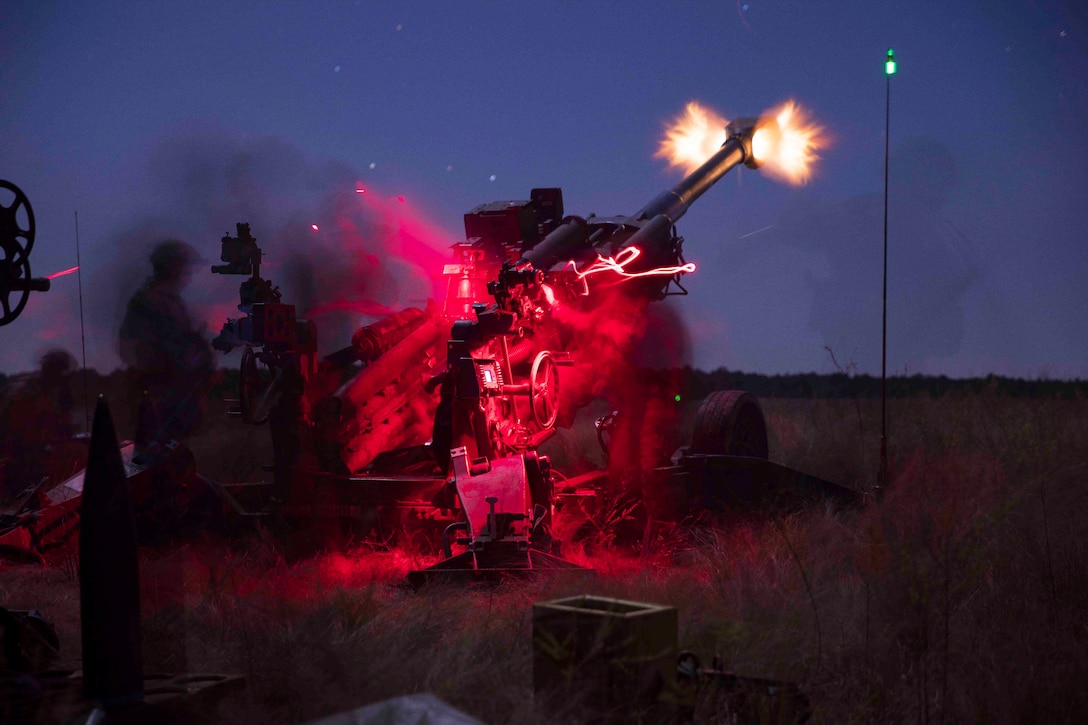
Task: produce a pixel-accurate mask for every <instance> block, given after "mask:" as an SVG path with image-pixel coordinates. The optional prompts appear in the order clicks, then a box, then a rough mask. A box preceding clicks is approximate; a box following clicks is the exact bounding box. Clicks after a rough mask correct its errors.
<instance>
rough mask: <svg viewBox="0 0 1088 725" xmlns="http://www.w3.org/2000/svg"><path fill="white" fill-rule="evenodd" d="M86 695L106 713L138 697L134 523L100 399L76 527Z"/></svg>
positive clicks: (111, 430) (107, 415)
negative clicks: (78, 520) (78, 527)
mask: <svg viewBox="0 0 1088 725" xmlns="http://www.w3.org/2000/svg"><path fill="white" fill-rule="evenodd" d="M79 600H80V626H81V629H82V640H83V695H84V697H86V698H87V699H88V700H91V701H96V702H99V703H101V704H102V705H103V707H105V708H106V709H107V710H110V709H115V708H119V707H123V706H125V705H128V704H132V703H136V702H140V701H141V700H142V699H143V663H142V660H141V653H140V583H139V570H138V564H137V559H136V521H135V517H134V515H133V509H132V496H131V493H130V491H129V484H128V478H127V476H126V475H125V465H124V461H123V460H122V459H121V451H120V449H119V448H118V445H117V432H116V430H115V428H114V426H113V417H112V416H111V415H110V409H109V406H108V405H107V404H106V401H105V399H104V398H102V397H99V398H98V405H97V407H96V408H95V411H94V423H93V425H92V426H91V447H90V452H89V453H88V456H87V472H86V475H85V477H84V482H83V500H82V501H81V505H80V529H79Z"/></svg>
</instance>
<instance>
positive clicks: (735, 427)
mask: <svg viewBox="0 0 1088 725" xmlns="http://www.w3.org/2000/svg"><path fill="white" fill-rule="evenodd" d="M690 452H691V453H703V454H712V455H726V456H750V457H752V458H762V459H764V460H766V459H767V456H768V446H767V423H766V422H765V421H764V419H763V408H761V407H760V405H759V401H758V400H757V399H756V396H754V395H752V394H751V393H746V392H744V391H743V390H716V391H714V392H713V393H711V394H710V395H708V396H706V400H704V401H703V404H702V405H701V406H699V412H698V413H697V414H696V415H695V431H694V432H693V433H692V436H691V448H690Z"/></svg>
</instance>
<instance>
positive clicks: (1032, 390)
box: [0, 367, 1088, 400]
mask: <svg viewBox="0 0 1088 725" xmlns="http://www.w3.org/2000/svg"><path fill="white" fill-rule="evenodd" d="M88 372H89V374H90V376H91V380H89V381H88V383H89V385H90V387H91V389H92V390H93V389H95V388H96V387H97V385H98V382H99V381H101V380H104V379H106V378H114V377H118V376H121V377H123V375H124V373H123V372H122V371H114V372H113V373H111V374H110V375H109V376H106V378H103V377H102V376H101V375H99V374H98V373H97V372H95V371H88ZM681 372H682V375H681V376H679V377H677V376H673V379H674V380H675V379H682V380H683V383H682V387H681V389H680V390H678V391H677V393H678V394H680V395H681V396H683V398H684V399H686V400H701V399H702V398H704V397H706V395H707V393H710V392H713V391H715V390H747V391H748V392H749V393H752V394H753V395H755V396H756V397H760V398H879V397H880V378H877V377H873V376H871V375H847V374H845V373H834V374H831V375H819V374H817V373H797V374H791V375H761V374H760V373H746V372H741V371H739V370H727V369H725V368H718V369H717V370H713V371H711V372H706V371H704V370H696V369H694V368H690V367H686V368H684V369H683V370H682V371H681ZM643 374H648V375H651V376H656V375H658V374H660V373H654V372H652V371H644V373H643ZM12 377H14V376H8V375H5V374H4V373H0V389H2V388H3V387H4V386H5V385H6V384H7V383H8V381H9V380H10V379H11V378H12ZM73 381H75V378H73ZM237 381H238V371H237V370H227V371H226V375H225V376H224V378H222V379H221V380H219V381H218V384H217V385H216V386H215V387H214V388H213V389H212V397H215V398H220V397H223V396H224V395H226V396H228V397H230V396H233V395H234V390H236V389H237V385H238V382H237ZM979 394H987V395H996V396H1007V397H1013V398H1070V399H1071V398H1077V399H1080V398H1085V397H1088V380H1023V379H1020V378H1004V377H999V376H997V375H988V376H986V377H984V378H949V377H946V376H944V375H938V376H933V375H911V376H901V377H891V378H888V397H890V398H910V397H914V396H917V395H929V396H931V397H934V398H939V397H942V396H945V395H979Z"/></svg>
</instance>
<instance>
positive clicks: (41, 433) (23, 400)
mask: <svg viewBox="0 0 1088 725" xmlns="http://www.w3.org/2000/svg"><path fill="white" fill-rule="evenodd" d="M74 367H75V359H74V358H73V357H72V356H71V355H70V354H69V353H68V351H67V350H60V349H56V350H50V351H49V352H47V353H45V355H43V356H42V358H41V361H40V368H39V371H38V372H36V373H33V374H30V375H25V376H21V377H18V378H16V379H14V380H12V381H11V383H9V384H8V386H7V387H6V388H5V389H4V390H3V391H2V394H0V461H3V476H2V477H0V480H2V482H3V483H2V486H0V498H11V497H13V496H17V495H19V494H20V493H22V492H23V491H25V490H26V489H28V488H31V487H33V486H37V485H38V484H39V483H41V480H42V479H43V478H44V477H46V476H52V477H56V476H57V475H59V471H60V469H61V468H62V467H61V466H59V465H54V464H60V463H61V460H60V459H62V458H64V455H62V453H61V452H62V450H63V449H64V444H65V443H66V442H67V441H68V440H70V439H71V438H72V433H73V430H74V429H73V425H72V408H73V402H72V390H71V387H70V385H69V381H68V374H69V373H70V372H71V370H72V369H73V368H74ZM66 472H67V471H66Z"/></svg>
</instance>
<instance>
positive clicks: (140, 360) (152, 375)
mask: <svg viewBox="0 0 1088 725" xmlns="http://www.w3.org/2000/svg"><path fill="white" fill-rule="evenodd" d="M200 261H201V260H200V256H199V255H198V254H197V253H196V250H194V249H193V248H192V247H191V246H190V245H188V244H186V243H185V242H181V241H177V240H173V239H170V240H166V241H164V242H160V243H159V244H158V245H156V246H155V248H154V249H153V250H152V252H151V267H152V274H151V276H150V277H148V278H147V280H146V281H145V282H144V284H143V286H141V287H140V289H139V290H137V292H136V294H134V295H133V296H132V298H131V299H130V300H129V302H128V306H127V308H126V310H125V319H124V322H123V323H122V324H121V332H120V353H121V359H122V360H123V361H124V362H125V364H126V365H128V366H129V369H130V371H131V372H132V374H133V377H134V382H135V384H136V385H137V389H138V391H139V392H142V391H147V394H148V395H149V397H150V399H151V402H152V404H153V405H154V408H155V413H156V415H155V417H156V418H157V420H158V423H159V425H160V429H159V431H158V432H157V435H155V436H154V439H155V440H157V441H158V442H160V443H166V442H167V441H169V440H171V439H181V438H185V437H187V436H189V435H191V434H192V433H193V432H194V431H195V430H196V429H197V428H198V427H199V426H200V424H201V422H202V420H203V415H204V409H205V400H206V397H207V393H208V389H209V387H210V386H211V383H212V375H213V372H214V363H213V355H212V349H211V346H210V345H209V343H208V341H207V340H205V339H204V335H203V334H202V331H201V330H200V329H198V328H197V326H196V325H194V324H193V320H192V317H191V316H190V314H189V310H188V307H187V306H186V304H185V301H184V300H183V299H182V298H181V293H182V292H183V291H184V290H185V288H186V287H187V286H188V284H189V281H190V279H191V277H192V267H193V265H194V264H197V263H199V262H200Z"/></svg>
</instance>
